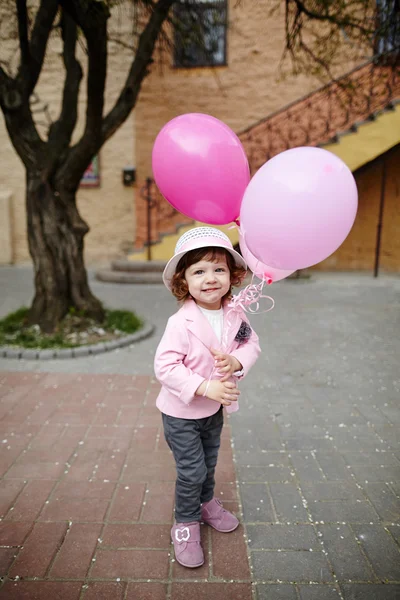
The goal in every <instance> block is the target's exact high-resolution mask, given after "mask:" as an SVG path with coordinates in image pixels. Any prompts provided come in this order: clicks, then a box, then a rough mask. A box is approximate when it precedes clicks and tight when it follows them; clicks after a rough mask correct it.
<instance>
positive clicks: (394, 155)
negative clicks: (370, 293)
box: [313, 145, 400, 273]
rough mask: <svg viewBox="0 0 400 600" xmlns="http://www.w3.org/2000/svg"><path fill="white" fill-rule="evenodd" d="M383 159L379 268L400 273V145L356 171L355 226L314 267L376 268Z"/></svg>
mask: <svg viewBox="0 0 400 600" xmlns="http://www.w3.org/2000/svg"><path fill="white" fill-rule="evenodd" d="M384 161H386V178H385V179H386V184H385V193H384V203H383V219H382V229H381V244H380V252H379V269H380V270H382V271H386V272H396V273H398V272H400V170H399V164H400V145H398V146H396V147H395V148H393V149H392V150H390V151H389V152H387V153H385V154H383V155H382V156H381V157H379V158H377V159H376V160H374V161H372V162H371V163H369V164H368V165H365V166H364V167H362V168H360V169H358V170H357V171H356V172H355V178H356V182H357V187H358V194H359V205H358V211H357V217H356V220H355V223H354V226H353V228H352V230H351V232H350V233H349V235H348V237H347V238H346V240H345V241H344V242H343V244H342V245H341V246H340V248H339V249H338V250H337V251H336V252H335V253H334V254H332V256H330V257H329V258H327V259H326V260H324V261H322V262H321V263H319V264H318V265H316V266H315V267H313V269H315V270H320V271H324V270H326V271H334V270H338V271H346V270H361V271H363V270H365V271H371V272H373V271H374V266H375V256H376V249H377V233H378V224H379V211H380V202H381V190H382V177H383V162H384Z"/></svg>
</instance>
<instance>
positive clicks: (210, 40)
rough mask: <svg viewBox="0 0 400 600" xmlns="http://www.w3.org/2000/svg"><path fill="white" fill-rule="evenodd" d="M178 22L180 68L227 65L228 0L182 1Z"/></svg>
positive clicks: (176, 55)
mask: <svg viewBox="0 0 400 600" xmlns="http://www.w3.org/2000/svg"><path fill="white" fill-rule="evenodd" d="M174 23H175V27H174V45H175V52H174V64H175V66H176V67H207V66H218V65H226V29H227V2H226V0H191V1H189V0H181V1H180V2H179V3H178V4H177V5H176V6H175V9H174Z"/></svg>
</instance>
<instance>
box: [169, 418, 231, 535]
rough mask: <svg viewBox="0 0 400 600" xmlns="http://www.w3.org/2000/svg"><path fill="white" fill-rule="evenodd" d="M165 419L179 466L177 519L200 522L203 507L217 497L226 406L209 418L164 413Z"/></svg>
mask: <svg viewBox="0 0 400 600" xmlns="http://www.w3.org/2000/svg"><path fill="white" fill-rule="evenodd" d="M162 420H163V425H164V435H165V439H166V442H167V444H168V446H169V447H170V448H171V450H172V453H173V455H174V459H175V463H176V472H177V479H176V485H175V520H176V522H177V523H189V522H190V521H200V504H201V503H202V502H208V501H209V500H211V499H212V498H213V495H214V486H215V479H214V472H215V467H216V464H217V458H218V450H219V447H220V443H221V431H222V426H223V424H224V415H223V412H222V406H221V408H220V410H219V411H218V412H217V413H215V414H214V415H212V416H211V417H207V418H205V419H178V418H176V417H170V416H168V415H165V414H164V413H162Z"/></svg>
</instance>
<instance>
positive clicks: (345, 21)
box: [289, 0, 371, 34]
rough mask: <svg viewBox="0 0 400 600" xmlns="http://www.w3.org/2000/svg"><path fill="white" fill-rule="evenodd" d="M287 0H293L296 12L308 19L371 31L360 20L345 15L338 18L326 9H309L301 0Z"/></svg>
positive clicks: (367, 32) (290, 0) (366, 32)
mask: <svg viewBox="0 0 400 600" xmlns="http://www.w3.org/2000/svg"><path fill="white" fill-rule="evenodd" d="M289 2H294V3H295V4H296V7H297V10H298V12H300V13H303V14H305V15H306V16H307V17H308V18H309V19H312V20H316V21H324V22H328V23H332V24H333V25H336V26H337V27H350V28H351V29H356V30H358V31H360V32H362V33H364V34H369V33H371V30H367V29H365V28H364V27H363V26H362V24H361V21H358V22H357V21H351V20H350V19H349V18H348V17H347V16H346V15H344V16H343V17H342V18H338V17H337V16H336V15H330V14H329V12H328V11H327V12H326V13H325V14H319V13H316V12H313V11H311V10H309V9H308V8H307V7H306V6H305V4H304V3H303V2H302V1H301V0H289Z"/></svg>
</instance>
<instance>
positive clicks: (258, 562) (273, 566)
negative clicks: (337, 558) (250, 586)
mask: <svg viewBox="0 0 400 600" xmlns="http://www.w3.org/2000/svg"><path fill="white" fill-rule="evenodd" d="M251 559H252V564H253V568H254V571H253V572H254V575H255V577H256V579H258V580H259V581H275V582H278V580H279V581H281V582H287V583H290V582H297V583H309V582H310V581H318V582H330V581H332V574H331V572H330V568H329V565H328V563H327V561H326V559H325V557H324V555H323V554H322V553H321V552H305V551H296V552H273V551H267V552H264V551H262V550H253V551H252V553H251Z"/></svg>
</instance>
